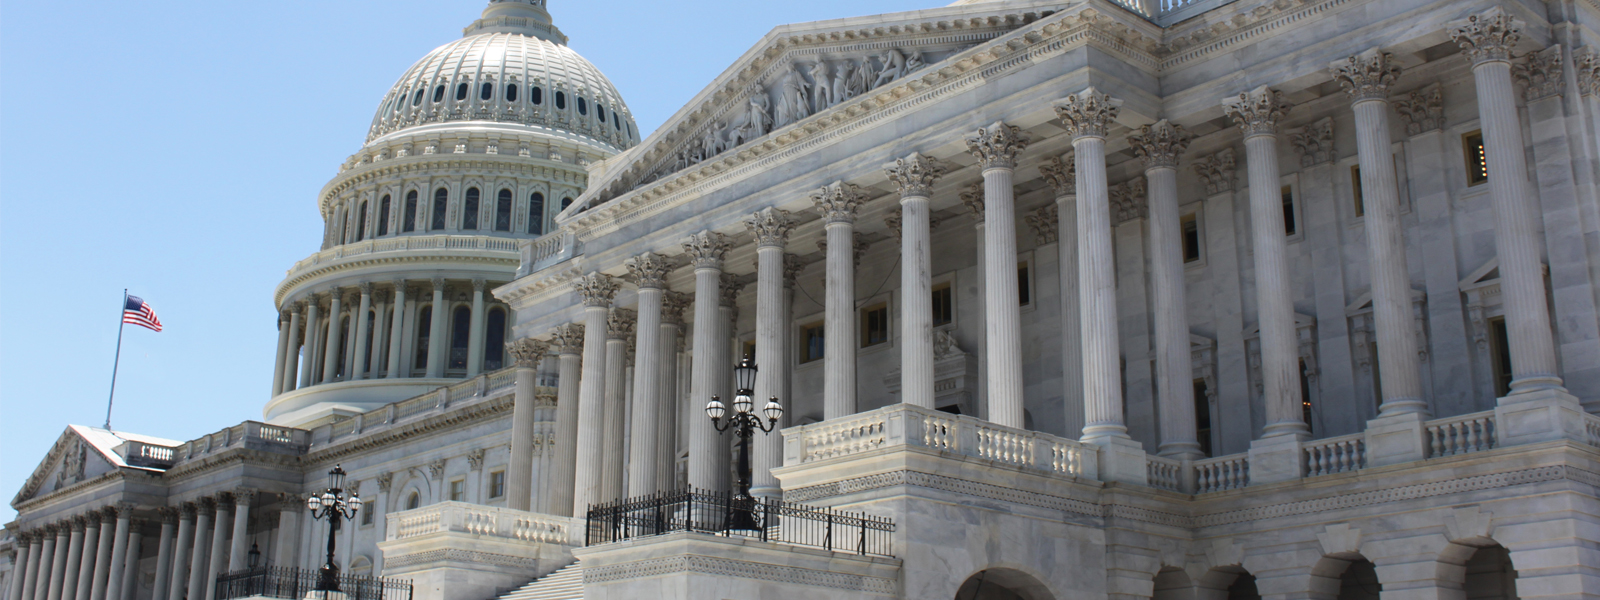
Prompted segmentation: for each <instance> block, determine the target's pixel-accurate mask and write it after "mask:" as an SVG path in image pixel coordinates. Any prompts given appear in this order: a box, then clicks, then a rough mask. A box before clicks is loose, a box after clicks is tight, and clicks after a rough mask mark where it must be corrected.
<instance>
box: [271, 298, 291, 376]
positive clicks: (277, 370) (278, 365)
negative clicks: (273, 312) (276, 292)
mask: <svg viewBox="0 0 1600 600" xmlns="http://www.w3.org/2000/svg"><path fill="white" fill-rule="evenodd" d="M288 347H289V313H283V314H281V315H279V316H278V351H277V352H276V353H274V354H273V357H274V358H273V365H272V395H274V396H276V395H278V394H281V393H283V369H284V367H285V366H286V365H287V364H288V361H289V356H288V354H287V348H288Z"/></svg>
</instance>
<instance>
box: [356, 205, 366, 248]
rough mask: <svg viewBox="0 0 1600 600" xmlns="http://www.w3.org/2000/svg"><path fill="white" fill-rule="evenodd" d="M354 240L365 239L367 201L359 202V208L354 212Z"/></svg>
mask: <svg viewBox="0 0 1600 600" xmlns="http://www.w3.org/2000/svg"><path fill="white" fill-rule="evenodd" d="M355 219H356V241H358V242H359V241H361V240H364V239H367V202H366V201H365V200H363V201H362V202H361V209H360V210H359V211H358V212H356V215H355Z"/></svg>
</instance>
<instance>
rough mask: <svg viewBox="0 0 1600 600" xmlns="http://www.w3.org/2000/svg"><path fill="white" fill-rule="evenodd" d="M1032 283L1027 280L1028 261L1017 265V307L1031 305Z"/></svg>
mask: <svg viewBox="0 0 1600 600" xmlns="http://www.w3.org/2000/svg"><path fill="white" fill-rule="evenodd" d="M1032 291H1033V282H1032V281H1030V280H1029V278H1028V261H1022V262H1019V263H1017V305H1018V306H1027V305H1029V304H1033V294H1032V293H1030V292H1032Z"/></svg>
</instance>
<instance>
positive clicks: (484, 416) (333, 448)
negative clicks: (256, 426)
mask: <svg viewBox="0 0 1600 600" xmlns="http://www.w3.org/2000/svg"><path fill="white" fill-rule="evenodd" d="M514 395H515V394H514V393H512V392H509V391H508V392H505V393H503V394H500V395H496V396H490V397H488V398H485V399H483V400H481V401H478V402H473V403H470V404H463V405H462V406H461V407H460V408H459V409H452V410H450V411H449V412H445V413H443V414H438V415H434V416H431V417H428V418H426V419H421V420H417V421H413V422H409V423H406V424H404V425H400V426H397V427H391V428H389V429H384V430H382V431H376V432H373V433H371V434H362V435H360V436H359V437H356V438H354V439H350V440H347V441H341V442H334V443H330V444H326V445H325V446H324V447H322V448H313V449H312V450H311V451H310V452H307V453H306V454H305V455H304V456H303V457H301V461H302V462H303V463H304V464H310V465H320V464H321V463H326V462H331V461H336V460H339V459H341V458H343V457H346V456H349V455H352V454H356V453H358V452H364V451H367V450H370V449H374V448H378V447H382V446H384V445H387V444H392V443H396V442H400V441H403V440H407V439H410V438H414V437H418V436H422V435H427V434H430V433H433V432H436V431H439V430H441V429H447V428H450V427H455V426H459V425H466V424H470V423H476V422H480V421H485V420H493V419H499V418H504V417H509V416H510V414H511V405H512V400H513V397H514Z"/></svg>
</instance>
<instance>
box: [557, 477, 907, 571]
mask: <svg viewBox="0 0 1600 600" xmlns="http://www.w3.org/2000/svg"><path fill="white" fill-rule="evenodd" d="M586 525H587V527H586V528H585V534H584V545H585V546H593V545H597V544H605V543H610V542H617V541H622V540H626V539H632V538H639V537H647V536H653V535H662V534H666V533H671V532H674V531H697V532H701V533H710V534H716V535H723V536H730V537H731V536H743V537H751V538H757V539H760V540H761V541H764V542H776V543H780V544H788V545H792V546H808V547H812V548H821V549H823V550H832V551H838V552H849V553H853V554H860V555H869V556H892V554H890V552H891V551H892V550H893V548H894V544H893V539H892V537H891V536H892V535H893V534H894V522H893V521H890V520H889V519H887V518H885V517H875V516H872V515H868V514H866V513H853V512H845V511H840V510H834V509H831V508H819V507H815V506H805V505H801V504H795V503H792V502H784V501H782V500H774V499H766V498H752V499H749V500H741V499H736V498H734V497H733V496H732V494H730V493H727V492H713V491H707V490H696V489H693V488H690V489H686V490H677V491H671V492H662V493H658V494H651V495H647V496H639V497H635V498H626V499H623V500H617V501H615V502H608V503H605V504H597V505H593V506H590V507H589V510H588V512H587V514H586Z"/></svg>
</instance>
